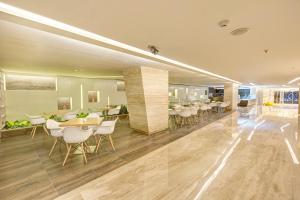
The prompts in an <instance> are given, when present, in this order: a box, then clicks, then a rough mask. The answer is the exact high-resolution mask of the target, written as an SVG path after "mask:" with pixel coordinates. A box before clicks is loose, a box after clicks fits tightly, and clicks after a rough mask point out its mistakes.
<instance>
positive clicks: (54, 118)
mask: <svg viewBox="0 0 300 200" xmlns="http://www.w3.org/2000/svg"><path fill="white" fill-rule="evenodd" d="M49 119H53V120H55V121H57V122H61V121H62V117H60V116H57V115H51V116H50V117H49Z"/></svg>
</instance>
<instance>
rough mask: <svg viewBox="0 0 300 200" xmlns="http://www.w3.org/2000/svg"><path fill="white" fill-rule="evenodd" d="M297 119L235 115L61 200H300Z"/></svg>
mask: <svg viewBox="0 0 300 200" xmlns="http://www.w3.org/2000/svg"><path fill="white" fill-rule="evenodd" d="M297 116H298V115H297V108H295V107H292V108H291V107H288V106H285V107H280V106H278V107H273V108H270V107H263V108H261V107H260V108H257V109H253V110H252V111H251V113H250V115H245V114H243V116H240V115H239V113H237V112H236V113H233V114H231V115H229V116H227V117H224V118H222V119H220V120H218V121H216V122H214V123H211V124H209V125H207V126H205V127H203V128H201V129H198V130H195V131H194V132H193V133H191V134H188V135H186V136H185V137H182V138H180V139H178V140H175V141H174V142H172V143H169V144H167V145H165V146H163V147H161V148H159V149H156V150H155V151H152V152H150V153H148V154H146V155H145V156H142V157H141V158H139V159H136V160H134V161H132V162H130V163H128V164H126V165H124V166H122V167H120V168H118V169H116V170H113V171H111V172H109V173H107V174H105V175H103V176H101V177H99V178H97V179H95V180H93V181H91V182H89V183H87V184H85V185H83V186H81V187H79V188H77V189H74V190H73V191H71V192H69V193H67V194H65V195H62V196H60V197H58V198H57V199H58V200H63V199H64V200H65V199H84V200H93V199H100V200H101V199H105V200H106V199H109V200H114V199H120V200H121V199H122V200H127V199H128V200H150V199H170V200H181V199H184V200H186V199H187V200H189V199H192V200H193V199H195V200H196V199H213V200H223V199H224V200H227V199H228V200H241V199H243V200H248V199H249V200H250V199H251V200H255V199H264V200H265V199H266V200H277V199H278V200H279V199H280V200H282V199H295V200H297V199H300V190H299V188H300V167H299V160H298V159H299V158H300V152H299V148H300V142H299V140H298V137H299V136H298V133H299V127H298V124H299V121H298V117H297Z"/></svg>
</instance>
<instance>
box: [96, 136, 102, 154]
mask: <svg viewBox="0 0 300 200" xmlns="http://www.w3.org/2000/svg"><path fill="white" fill-rule="evenodd" d="M100 143H101V136H100V135H99V139H98V140H97V145H96V148H95V153H98V150H99V147H100Z"/></svg>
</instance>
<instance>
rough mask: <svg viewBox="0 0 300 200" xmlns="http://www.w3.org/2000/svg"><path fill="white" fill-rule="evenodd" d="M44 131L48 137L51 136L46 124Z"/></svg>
mask: <svg viewBox="0 0 300 200" xmlns="http://www.w3.org/2000/svg"><path fill="white" fill-rule="evenodd" d="M43 129H44V131H45V133H46V135H50V134H49V132H48V129H47V127H46V124H43Z"/></svg>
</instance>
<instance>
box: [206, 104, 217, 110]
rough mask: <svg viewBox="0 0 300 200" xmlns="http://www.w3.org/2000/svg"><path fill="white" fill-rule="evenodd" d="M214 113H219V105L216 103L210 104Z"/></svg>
mask: <svg viewBox="0 0 300 200" xmlns="http://www.w3.org/2000/svg"><path fill="white" fill-rule="evenodd" d="M208 105H209V107H210V108H211V110H212V111H214V112H218V105H217V104H216V103H210V104H208Z"/></svg>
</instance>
